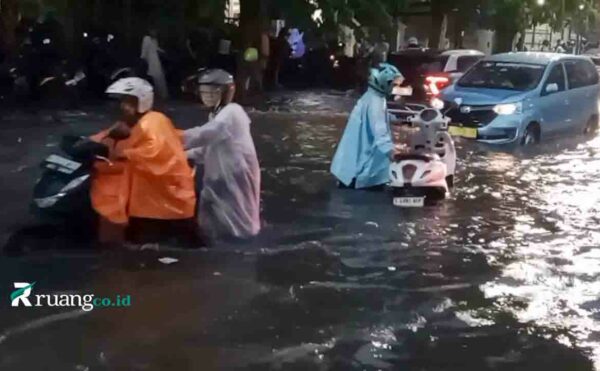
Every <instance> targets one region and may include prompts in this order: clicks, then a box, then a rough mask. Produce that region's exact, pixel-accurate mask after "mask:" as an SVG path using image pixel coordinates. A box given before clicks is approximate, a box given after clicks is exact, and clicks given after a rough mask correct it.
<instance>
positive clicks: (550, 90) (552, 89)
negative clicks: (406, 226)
mask: <svg viewBox="0 0 600 371" xmlns="http://www.w3.org/2000/svg"><path fill="white" fill-rule="evenodd" d="M557 91H558V84H557V83H552V84H548V85H546V91H545V92H546V94H552V93H556V92H557Z"/></svg>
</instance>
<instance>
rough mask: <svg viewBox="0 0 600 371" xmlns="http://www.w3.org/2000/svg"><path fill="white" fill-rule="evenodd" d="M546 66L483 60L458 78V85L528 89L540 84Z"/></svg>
mask: <svg viewBox="0 0 600 371" xmlns="http://www.w3.org/2000/svg"><path fill="white" fill-rule="evenodd" d="M545 68H546V66H544V65H539V64H528V63H507V62H493V61H482V62H479V63H478V64H476V65H475V66H474V67H473V68H471V70H469V72H467V73H466V74H465V75H464V76H463V77H462V78H461V79H460V80H458V83H457V85H458V86H462V87H469V88H487V89H507V90H517V91H527V90H531V89H534V88H535V87H536V86H538V84H539V83H540V80H541V79H542V76H543V74H544V69H545Z"/></svg>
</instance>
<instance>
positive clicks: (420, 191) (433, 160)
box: [389, 108, 456, 207]
mask: <svg viewBox="0 0 600 371" xmlns="http://www.w3.org/2000/svg"><path fill="white" fill-rule="evenodd" d="M404 111H405V112H407V110H406V109H405V110H404ZM408 111H412V110H411V109H408ZM413 112H414V114H413V115H411V116H408V117H406V119H405V120H404V121H405V122H407V123H410V124H411V125H412V126H413V127H416V128H418V130H417V131H416V132H415V133H413V134H412V136H411V138H410V140H409V148H408V151H407V152H406V153H400V154H396V155H395V156H394V158H393V160H392V163H391V165H390V170H389V171H390V182H389V187H390V189H391V190H392V193H393V203H394V206H398V207H423V206H425V205H430V204H435V203H436V202H438V201H440V200H443V199H445V198H446V195H447V194H448V193H449V191H450V189H451V188H452V187H453V186H454V174H455V171H456V149H455V146H454V141H453V140H452V137H451V136H450V134H449V133H448V124H449V122H450V119H449V118H448V117H445V116H444V114H443V113H442V112H440V111H439V110H436V109H433V108H424V109H422V110H421V111H420V112H415V111H413ZM392 113H393V114H397V112H392Z"/></svg>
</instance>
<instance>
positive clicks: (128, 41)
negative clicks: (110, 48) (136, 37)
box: [123, 0, 134, 48]
mask: <svg viewBox="0 0 600 371" xmlns="http://www.w3.org/2000/svg"><path fill="white" fill-rule="evenodd" d="M133 29H134V28H133V0H124V3H123V31H124V36H125V37H124V39H125V45H127V47H128V48H131V47H132V45H133Z"/></svg>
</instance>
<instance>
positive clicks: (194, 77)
mask: <svg viewBox="0 0 600 371" xmlns="http://www.w3.org/2000/svg"><path fill="white" fill-rule="evenodd" d="M206 70H207V68H205V67H201V68H198V69H197V70H196V71H195V72H194V73H191V74H189V75H187V76H186V77H185V78H184V79H183V81H181V87H180V89H181V94H182V95H183V97H184V98H189V99H194V100H197V99H198V97H199V96H198V87H199V86H198V78H199V77H200V75H201V74H202V73H203V72H205V71H206Z"/></svg>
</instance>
